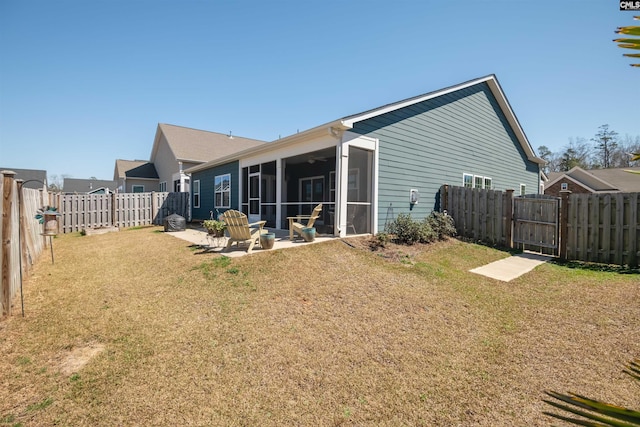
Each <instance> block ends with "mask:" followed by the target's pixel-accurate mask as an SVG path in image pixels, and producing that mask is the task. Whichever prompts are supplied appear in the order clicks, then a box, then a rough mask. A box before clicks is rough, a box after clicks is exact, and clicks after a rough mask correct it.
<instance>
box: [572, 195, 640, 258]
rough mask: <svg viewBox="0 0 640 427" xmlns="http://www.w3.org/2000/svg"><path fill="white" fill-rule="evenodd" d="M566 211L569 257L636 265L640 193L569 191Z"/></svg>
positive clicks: (639, 254)
mask: <svg viewBox="0 0 640 427" xmlns="http://www.w3.org/2000/svg"><path fill="white" fill-rule="evenodd" d="M567 214H568V221H567V233H566V234H567V241H566V243H567V258H568V259H576V260H581V261H590V262H599V263H605V264H618V265H625V264H626V265H631V266H637V265H638V262H639V261H640V253H639V251H640V193H610V194H572V195H571V196H569V206H568V209H567Z"/></svg>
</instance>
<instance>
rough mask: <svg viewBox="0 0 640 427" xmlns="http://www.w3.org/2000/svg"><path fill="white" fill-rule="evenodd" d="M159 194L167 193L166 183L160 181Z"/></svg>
mask: <svg viewBox="0 0 640 427" xmlns="http://www.w3.org/2000/svg"><path fill="white" fill-rule="evenodd" d="M159 190H160V192H161V193H166V191H167V181H162V182H161V183H160V188H159Z"/></svg>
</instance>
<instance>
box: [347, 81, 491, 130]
mask: <svg viewBox="0 0 640 427" xmlns="http://www.w3.org/2000/svg"><path fill="white" fill-rule="evenodd" d="M493 79H495V76H494V75H490V76H485V77H481V78H479V79H475V80H470V81H468V82H466V83H461V84H459V85H457V86H450V87H448V88H445V89H441V90H437V91H434V92H429V93H427V94H424V95H420V96H417V97H414V98H409V99H406V100H404V101H400V102H397V103H394V104H389V105H386V106H383V107H380V108H377V109H374V110H370V111H367V112H364V113H362V114H359V115H355V116H352V117H350V118H347V119H343V120H342V124H343V125H345V126H347V127H349V128H352V127H353V125H354V123H356V122H360V121H362V120H367V119H370V118H372V117H376V116H379V115H382V114H386V113H389V112H391V111H396V110H399V109H401V108H404V107H408V106H410V105H413V104H417V103H419V102H423V101H427V100H429V99H432V98H436V97H438V96H442V95H446V94H448V93H451V92H455V91H458V90H461V89H465V88H468V87H470V86H474V85H477V84H478V83H483V82H486V81H489V80H493Z"/></svg>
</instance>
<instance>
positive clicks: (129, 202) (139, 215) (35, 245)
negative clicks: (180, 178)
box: [0, 171, 190, 316]
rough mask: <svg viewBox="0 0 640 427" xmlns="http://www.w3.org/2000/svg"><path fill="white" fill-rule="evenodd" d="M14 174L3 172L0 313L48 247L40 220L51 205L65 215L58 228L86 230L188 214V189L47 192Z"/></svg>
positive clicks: (0, 176) (0, 188)
mask: <svg viewBox="0 0 640 427" xmlns="http://www.w3.org/2000/svg"><path fill="white" fill-rule="evenodd" d="M21 182H22V181H21V180H16V179H15V173H13V172H11V171H2V172H1V173H0V194H2V201H1V202H0V218H1V220H0V236H1V237H2V241H1V242H0V260H1V262H0V278H1V280H2V281H1V283H0V309H1V311H0V313H1V315H2V316H6V315H11V314H12V311H13V306H14V304H15V298H16V296H17V295H18V292H19V291H20V288H21V286H22V279H23V277H26V275H27V274H28V273H29V271H30V269H31V267H32V266H33V264H34V262H35V261H36V259H37V258H38V257H39V255H40V254H42V252H43V251H44V250H45V248H46V247H47V240H46V237H45V236H43V235H42V234H43V231H44V226H43V225H42V224H40V222H39V220H38V219H36V214H37V213H38V211H40V210H42V209H43V208H45V207H47V206H51V207H55V208H56V209H57V210H58V213H60V216H59V217H58V232H59V233H71V232H76V231H82V230H83V229H86V228H101V227H110V226H115V227H135V226H141V225H151V224H156V225H162V224H164V219H165V218H166V217H167V216H168V215H171V214H174V213H176V214H178V215H181V216H183V217H184V218H186V219H187V220H190V218H189V213H190V209H189V193H165V192H163V193H120V194H92V195H89V194H80V195H63V194H48V193H47V192H46V191H44V190H34V189H30V188H22V184H21Z"/></svg>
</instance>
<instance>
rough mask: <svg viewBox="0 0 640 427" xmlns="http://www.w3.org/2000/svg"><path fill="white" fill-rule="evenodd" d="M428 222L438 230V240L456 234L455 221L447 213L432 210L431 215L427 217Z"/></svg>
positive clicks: (434, 229)
mask: <svg viewBox="0 0 640 427" xmlns="http://www.w3.org/2000/svg"><path fill="white" fill-rule="evenodd" d="M427 222H428V223H429V225H430V226H431V228H432V229H433V231H435V232H436V234H437V236H438V240H444V239H446V238H447V237H450V236H455V234H456V227H455V225H454V223H453V218H451V217H450V216H449V215H447V214H446V213H440V212H435V211H434V212H431V215H429V216H428V217H427Z"/></svg>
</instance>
